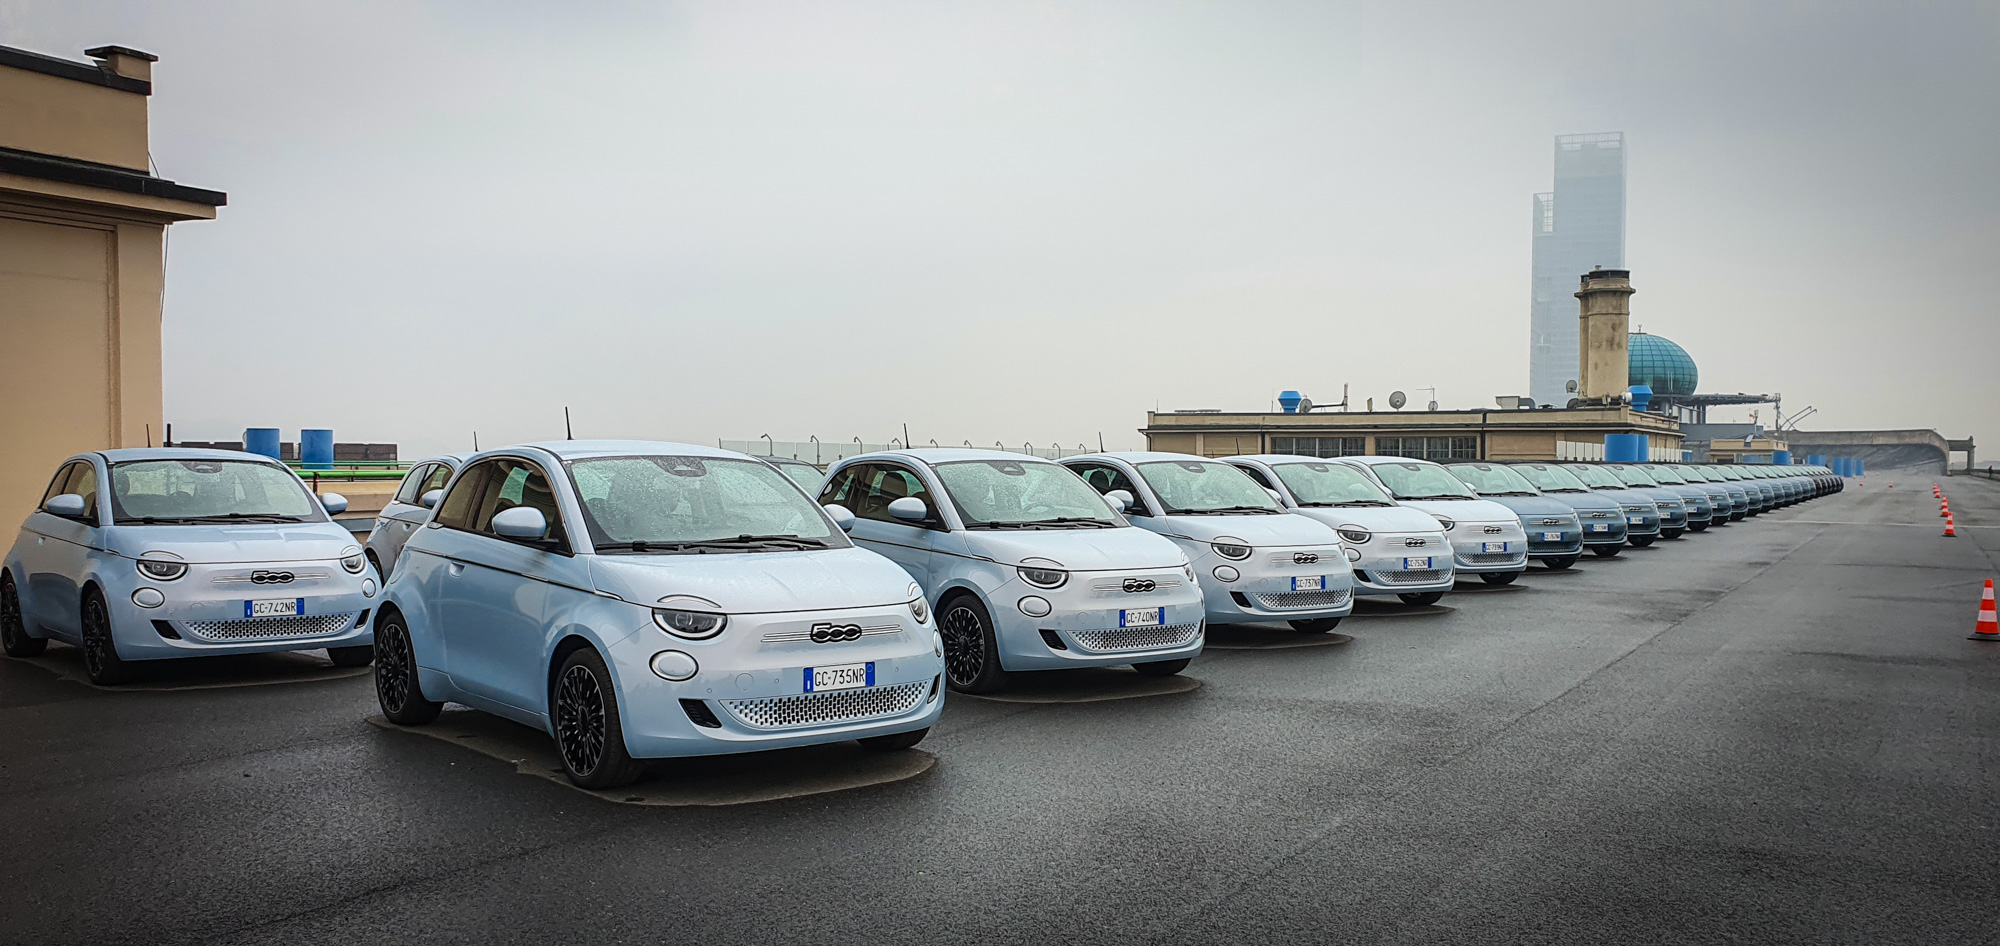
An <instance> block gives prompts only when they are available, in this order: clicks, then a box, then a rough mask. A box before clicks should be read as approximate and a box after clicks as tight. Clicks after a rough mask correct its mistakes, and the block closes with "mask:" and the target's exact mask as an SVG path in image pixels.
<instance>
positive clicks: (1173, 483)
mask: <svg viewBox="0 0 2000 946" xmlns="http://www.w3.org/2000/svg"><path fill="white" fill-rule="evenodd" d="M1138 468H1139V476H1140V477H1141V478H1142V479H1144V480H1145V481H1146V485H1147V486H1150V487H1152V488H1153V495H1155V496H1158V497H1159V498H1160V505H1161V506H1164V507H1166V511H1167V515H1170V516H1171V515H1176V514H1191V515H1214V514H1231V513H1243V514H1245V515H1252V516H1261V515H1265V514H1268V513H1282V512H1284V509H1283V508H1281V507H1280V506H1279V505H1278V501H1277V500H1275V499H1272V498H1271V494H1270V493H1267V492H1265V491H1264V487H1262V486H1258V485H1257V481H1256V480H1253V479H1251V478H1250V474H1248V473H1245V472H1243V471H1242V470H1239V469H1237V468H1235V467H1233V466H1230V465H1229V464H1227V463H1216V462H1213V461H1209V460H1158V461H1154V462H1152V463H1141V464H1138Z"/></svg>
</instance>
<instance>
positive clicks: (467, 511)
mask: <svg viewBox="0 0 2000 946" xmlns="http://www.w3.org/2000/svg"><path fill="white" fill-rule="evenodd" d="M499 469H500V461H498V460H488V461H486V462H484V463H475V464H473V465H472V466H471V467H469V468H467V469H466V471H465V473H464V474H463V475H461V476H459V478H458V480H457V481H456V482H454V483H452V484H451V492H449V493H446V494H444V499H443V501H441V502H439V503H438V509H437V515H435V516H433V517H432V518H431V522H432V523H433V524H434V525H439V526H443V527H445V528H447V529H464V530H467V531H470V530H471V529H472V516H473V513H474V511H475V510H477V509H478V507H479V500H480V494H482V493H484V492H486V481H487V480H488V479H489V478H490V477H491V475H492V474H493V473H494V472H496V471H498V470H499Z"/></svg>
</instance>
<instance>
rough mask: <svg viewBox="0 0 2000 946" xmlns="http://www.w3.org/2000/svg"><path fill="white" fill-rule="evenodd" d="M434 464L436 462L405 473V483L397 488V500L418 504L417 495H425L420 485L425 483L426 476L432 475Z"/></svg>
mask: <svg viewBox="0 0 2000 946" xmlns="http://www.w3.org/2000/svg"><path fill="white" fill-rule="evenodd" d="M434 466H435V464H429V463H426V464H424V465H422V466H419V467H417V468H416V469H414V470H411V471H410V472H409V473H407V474H405V475H404V476H403V485H402V486H400V487H398V488H397V489H396V502H399V503H405V504H408V505H412V506H414V505H416V503H417V497H418V496H422V495H423V490H422V489H421V488H420V487H422V486H423V485H424V477H426V476H428V475H430V472H431V469H432V468H433V467H434Z"/></svg>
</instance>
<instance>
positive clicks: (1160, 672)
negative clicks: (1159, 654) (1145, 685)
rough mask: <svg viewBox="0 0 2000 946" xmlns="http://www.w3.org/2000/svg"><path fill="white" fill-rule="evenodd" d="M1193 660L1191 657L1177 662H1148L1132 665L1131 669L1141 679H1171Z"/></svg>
mask: <svg viewBox="0 0 2000 946" xmlns="http://www.w3.org/2000/svg"><path fill="white" fill-rule="evenodd" d="M1193 660H1194V658H1192V657H1182V658H1180V659H1179V660H1149V661H1147V662H1145V663H1142V664H1133V665H1132V669H1134V670H1137V671H1139V675H1140V676H1142V677H1171V676H1173V675H1174V674H1177V673H1179V672H1181V671H1183V670H1186V669H1187V667H1188V664H1189V663H1191V662H1193Z"/></svg>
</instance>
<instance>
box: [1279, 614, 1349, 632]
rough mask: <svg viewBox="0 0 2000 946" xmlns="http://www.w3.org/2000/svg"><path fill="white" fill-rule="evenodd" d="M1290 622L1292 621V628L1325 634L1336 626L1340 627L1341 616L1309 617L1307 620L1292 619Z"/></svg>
mask: <svg viewBox="0 0 2000 946" xmlns="http://www.w3.org/2000/svg"><path fill="white" fill-rule="evenodd" d="M1290 623H1291V625H1292V630H1295V631H1304V632H1306V633H1307V634H1324V633H1326V632H1328V631H1331V630H1333V629H1334V628H1336V627H1339V626H1340V619H1339V618H1308V619H1306V620H1302V621H1292V622H1290Z"/></svg>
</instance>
